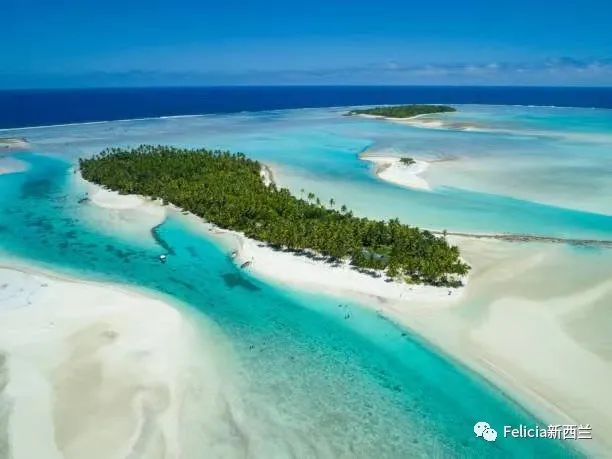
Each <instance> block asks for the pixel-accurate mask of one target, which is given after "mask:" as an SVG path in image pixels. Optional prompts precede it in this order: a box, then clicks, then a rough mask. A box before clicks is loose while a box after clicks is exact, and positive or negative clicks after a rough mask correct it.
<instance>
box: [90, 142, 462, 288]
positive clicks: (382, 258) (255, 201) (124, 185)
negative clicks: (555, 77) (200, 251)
mask: <svg viewBox="0 0 612 459" xmlns="http://www.w3.org/2000/svg"><path fill="white" fill-rule="evenodd" d="M79 164H80V167H81V173H82V174H83V177H84V178H85V179H86V180H89V181H91V182H93V183H97V184H99V185H103V186H105V187H107V188H110V189H111V190H116V191H118V192H120V193H124V194H140V195H144V196H149V197H152V198H161V199H162V200H163V202H164V203H172V204H174V205H176V206H178V207H180V208H182V209H185V210H188V211H191V212H193V213H194V214H196V215H198V216H200V217H202V218H204V219H205V220H207V221H209V222H212V223H214V224H216V225H218V226H220V227H221V228H227V229H232V230H236V231H242V232H243V233H244V234H245V235H247V236H248V237H251V238H254V239H258V240H260V241H265V242H267V243H269V244H270V245H271V246H272V247H275V248H277V249H284V250H291V251H295V252H301V253H304V254H306V255H309V256H315V255H314V254H315V253H316V254H318V256H321V255H322V256H324V257H325V259H326V260H328V261H332V262H333V261H339V260H342V259H350V262H351V263H352V264H353V265H354V266H355V267H357V268H359V269H363V270H366V271H368V272H370V270H383V269H384V270H386V273H387V275H389V276H390V277H393V278H396V279H402V280H405V281H406V282H424V283H427V284H432V285H444V286H458V285H461V284H460V281H459V280H458V276H461V275H463V274H466V273H467V271H468V269H469V267H468V266H467V265H466V264H465V263H463V262H462V261H461V260H460V258H459V249H458V248H457V247H454V246H450V245H449V244H448V243H447V242H446V240H445V239H443V238H439V237H436V236H434V235H433V234H432V233H431V232H429V231H422V230H420V229H418V228H414V227H410V226H408V225H403V224H401V223H400V222H399V220H397V219H394V220H389V221H387V222H385V221H373V220H369V219H367V218H358V217H355V216H353V214H352V212H350V211H349V210H348V209H347V208H346V206H342V207H341V208H340V210H336V209H335V208H334V207H335V204H336V203H335V201H334V200H333V199H330V200H329V208H327V207H325V205H323V204H321V201H320V200H319V199H318V198H317V197H316V196H315V195H314V194H313V193H308V194H307V195H306V192H305V191H304V190H302V192H301V194H302V198H296V197H294V196H292V195H291V194H290V193H289V190H287V189H285V188H281V189H278V188H277V187H276V186H275V185H274V184H271V185H269V186H266V185H265V184H264V183H263V181H262V179H261V177H260V169H261V164H260V163H258V162H257V161H253V160H251V159H248V158H246V157H245V156H244V155H243V154H241V153H238V154H231V153H229V152H226V151H210V150H204V149H200V150H185V149H179V148H174V147H166V146H147V145H142V146H140V147H138V148H135V149H119V148H113V149H109V150H105V151H103V152H102V153H100V154H99V155H97V156H95V157H93V158H91V159H80V160H79Z"/></svg>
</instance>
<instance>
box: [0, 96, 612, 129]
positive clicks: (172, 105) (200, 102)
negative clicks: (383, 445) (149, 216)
mask: <svg viewBox="0 0 612 459" xmlns="http://www.w3.org/2000/svg"><path fill="white" fill-rule="evenodd" d="M402 103H448V104H500V105H554V106H560V107H561V106H563V107H597V108H612V87H607V88H586V87H585V88H580V87H573V88H560V87H550V88H546V87H477V86H279V87H273V86H260V87H248V86H231V87H202V88H197V87H187V88H99V89H53V90H46V89H37V90H11V91H0V129H1V128H15V127H25V126H46V125H54V124H68V123H84V122H93V121H111V120H120V119H133V118H152V117H159V116H177V115H197V114H205V113H231V112H240V111H259V110H275V109H287V108H304V107H334V106H346V105H371V104H402Z"/></svg>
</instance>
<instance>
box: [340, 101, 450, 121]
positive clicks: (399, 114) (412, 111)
mask: <svg viewBox="0 0 612 459" xmlns="http://www.w3.org/2000/svg"><path fill="white" fill-rule="evenodd" d="M455 111H457V110H456V109H454V108H453V107H449V106H448V105H418V104H414V105H395V106H390V107H374V108H364V109H361V110H351V111H350V112H348V114H349V115H375V116H386V117H389V118H410V117H411V116H417V115H429V114H432V113H446V112H455Z"/></svg>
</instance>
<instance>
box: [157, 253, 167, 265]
mask: <svg viewBox="0 0 612 459" xmlns="http://www.w3.org/2000/svg"><path fill="white" fill-rule="evenodd" d="M166 258H168V257H167V256H166V255H163V254H162V255H160V256H159V261H161V262H162V263H165V262H166Z"/></svg>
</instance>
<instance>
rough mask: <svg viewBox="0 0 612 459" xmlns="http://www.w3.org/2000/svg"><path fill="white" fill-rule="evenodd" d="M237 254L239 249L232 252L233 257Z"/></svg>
mask: <svg viewBox="0 0 612 459" xmlns="http://www.w3.org/2000/svg"><path fill="white" fill-rule="evenodd" d="M236 255H238V251H237V250H234V251H233V252H232V258H236Z"/></svg>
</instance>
